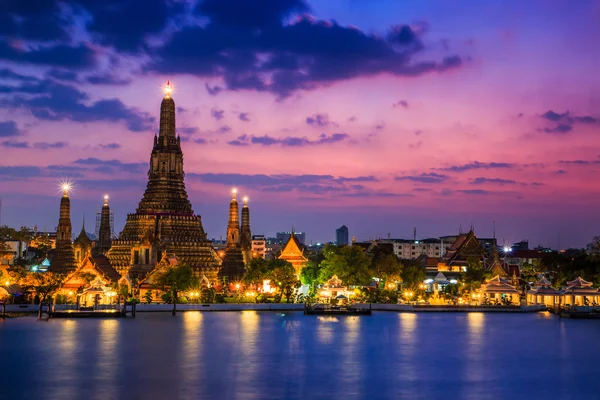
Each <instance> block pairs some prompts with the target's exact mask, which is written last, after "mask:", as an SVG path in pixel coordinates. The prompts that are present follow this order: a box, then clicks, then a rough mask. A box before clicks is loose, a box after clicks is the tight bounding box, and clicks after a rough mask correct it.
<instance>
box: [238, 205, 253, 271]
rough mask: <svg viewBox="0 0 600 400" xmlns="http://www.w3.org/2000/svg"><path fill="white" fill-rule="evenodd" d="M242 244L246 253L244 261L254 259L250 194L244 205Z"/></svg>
mask: <svg viewBox="0 0 600 400" xmlns="http://www.w3.org/2000/svg"><path fill="white" fill-rule="evenodd" d="M240 246H241V247H242V253H243V254H244V261H245V262H246V263H248V262H250V260H251V259H252V232H251V231H250V209H249V208H248V196H245V197H244V206H243V207H242V232H241V236H240Z"/></svg>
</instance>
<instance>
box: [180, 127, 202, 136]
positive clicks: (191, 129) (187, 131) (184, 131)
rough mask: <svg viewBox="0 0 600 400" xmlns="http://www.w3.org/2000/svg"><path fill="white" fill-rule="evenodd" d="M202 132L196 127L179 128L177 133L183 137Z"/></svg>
mask: <svg viewBox="0 0 600 400" xmlns="http://www.w3.org/2000/svg"><path fill="white" fill-rule="evenodd" d="M199 131H200V130H199V129H198V128H197V127H195V126H182V127H179V128H177V132H179V133H180V134H183V135H193V134H196V133H198V132H199Z"/></svg>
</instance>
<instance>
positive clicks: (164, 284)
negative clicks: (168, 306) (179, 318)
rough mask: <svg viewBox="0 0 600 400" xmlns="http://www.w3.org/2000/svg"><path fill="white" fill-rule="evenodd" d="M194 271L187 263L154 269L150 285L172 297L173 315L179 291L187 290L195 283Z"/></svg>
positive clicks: (175, 310) (175, 311)
mask: <svg viewBox="0 0 600 400" xmlns="http://www.w3.org/2000/svg"><path fill="white" fill-rule="evenodd" d="M195 281H196V279H195V278H194V272H193V271H192V268H191V267H189V266H187V265H176V266H172V267H168V268H165V269H161V270H158V271H156V272H155V273H154V274H153V275H152V286H153V287H155V288H158V289H160V290H162V291H164V292H165V293H169V294H170V295H171V296H172V299H173V315H176V314H177V299H178V298H179V293H180V292H184V291H186V290H188V289H189V288H190V287H192V286H194V284H196V282H195Z"/></svg>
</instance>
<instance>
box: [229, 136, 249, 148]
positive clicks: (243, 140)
mask: <svg viewBox="0 0 600 400" xmlns="http://www.w3.org/2000/svg"><path fill="white" fill-rule="evenodd" d="M227 144H229V145H231V146H248V145H249V144H250V143H249V142H248V135H246V134H243V135H241V136H238V138H237V139H235V140H231V141H229V142H227Z"/></svg>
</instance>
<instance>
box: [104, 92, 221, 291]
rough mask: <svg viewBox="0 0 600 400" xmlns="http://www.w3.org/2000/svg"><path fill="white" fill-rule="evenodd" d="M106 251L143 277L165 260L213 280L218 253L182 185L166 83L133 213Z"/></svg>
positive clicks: (122, 268) (123, 268) (123, 269)
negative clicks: (142, 186) (156, 130)
mask: <svg viewBox="0 0 600 400" xmlns="http://www.w3.org/2000/svg"><path fill="white" fill-rule="evenodd" d="M107 257H108V258H109V260H110V263H111V265H112V266H113V267H114V268H115V269H116V270H117V271H118V272H119V273H120V274H121V275H126V274H129V275H130V276H132V277H136V278H141V277H144V276H146V275H147V274H148V273H149V272H150V271H152V270H153V269H154V268H155V267H156V266H157V264H159V263H160V262H161V260H165V263H168V264H172V263H173V262H177V263H180V264H185V265H189V266H190V267H192V268H193V269H194V272H195V273H196V274H197V275H198V276H200V277H202V276H204V277H206V278H207V280H209V281H210V282H215V281H216V280H217V272H218V267H219V263H218V260H217V256H216V253H215V251H214V249H213V248H212V246H211V243H210V242H209V241H208V240H207V238H206V234H205V233H204V228H203V227H202V218H201V217H200V215H195V214H194V210H193V209H192V205H191V203H190V201H189V200H188V196H187V192H186V189H185V182H184V172H183V152H182V151H181V140H180V138H179V136H177V135H176V132H175V102H174V101H173V98H172V97H171V86H170V84H168V83H167V86H166V87H165V96H164V98H163V100H162V102H161V105H160V129H159V134H158V136H156V135H155V136H154V146H153V148H152V153H151V155H150V168H149V171H148V184H147V186H146V191H145V192H144V196H143V198H142V200H141V201H140V203H139V205H138V208H137V210H136V211H135V213H133V214H129V215H128V216H127V221H126V223H125V227H124V228H123V231H122V232H121V234H120V235H119V237H118V239H116V240H113V242H112V246H111V248H110V250H109V251H108V253H107Z"/></svg>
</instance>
